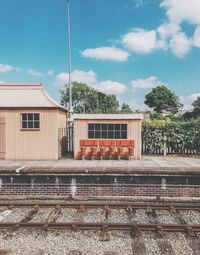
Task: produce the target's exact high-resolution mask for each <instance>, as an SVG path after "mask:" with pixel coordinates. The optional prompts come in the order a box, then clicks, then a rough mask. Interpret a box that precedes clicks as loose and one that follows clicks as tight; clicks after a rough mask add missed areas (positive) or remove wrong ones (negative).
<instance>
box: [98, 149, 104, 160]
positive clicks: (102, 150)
mask: <svg viewBox="0 0 200 255" xmlns="http://www.w3.org/2000/svg"><path fill="white" fill-rule="evenodd" d="M98 155H99V157H100V159H102V158H103V157H105V156H106V147H101V148H99V151H98Z"/></svg>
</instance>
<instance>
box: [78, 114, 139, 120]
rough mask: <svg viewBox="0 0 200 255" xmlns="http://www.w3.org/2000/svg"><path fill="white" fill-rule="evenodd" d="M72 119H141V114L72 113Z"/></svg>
mask: <svg viewBox="0 0 200 255" xmlns="http://www.w3.org/2000/svg"><path fill="white" fill-rule="evenodd" d="M73 119H74V120H142V119H143V114H74V115H73Z"/></svg>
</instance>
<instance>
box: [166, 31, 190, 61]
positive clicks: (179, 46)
mask: <svg viewBox="0 0 200 255" xmlns="http://www.w3.org/2000/svg"><path fill="white" fill-rule="evenodd" d="M191 47H192V42H191V40H190V39H189V38H188V37H187V36H186V35H185V33H183V32H181V33H178V34H176V35H175V36H174V37H172V39H171V41H170V48H171V49H172V51H173V53H174V55H176V56H177V57H184V56H185V55H186V54H187V53H188V52H189V51H190V49H191Z"/></svg>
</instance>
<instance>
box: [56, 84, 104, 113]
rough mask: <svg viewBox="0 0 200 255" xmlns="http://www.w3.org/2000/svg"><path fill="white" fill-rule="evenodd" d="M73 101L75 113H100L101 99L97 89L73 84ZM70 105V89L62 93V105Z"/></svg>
mask: <svg viewBox="0 0 200 255" xmlns="http://www.w3.org/2000/svg"><path fill="white" fill-rule="evenodd" d="M72 101H73V112H74V113H98V112H99V99H98V93H97V91H96V90H95V89H93V88H91V87H89V86H88V85H87V84H84V83H79V82H73V84H72ZM66 103H67V104H68V103H69V88H67V89H66V88H65V89H64V90H62V91H61V104H62V105H66Z"/></svg>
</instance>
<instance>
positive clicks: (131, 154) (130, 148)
mask: <svg viewBox="0 0 200 255" xmlns="http://www.w3.org/2000/svg"><path fill="white" fill-rule="evenodd" d="M128 154H129V157H130V158H132V157H133V155H134V148H133V147H128Z"/></svg>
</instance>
